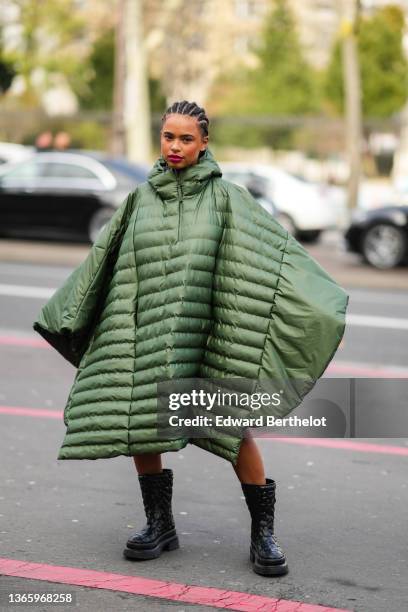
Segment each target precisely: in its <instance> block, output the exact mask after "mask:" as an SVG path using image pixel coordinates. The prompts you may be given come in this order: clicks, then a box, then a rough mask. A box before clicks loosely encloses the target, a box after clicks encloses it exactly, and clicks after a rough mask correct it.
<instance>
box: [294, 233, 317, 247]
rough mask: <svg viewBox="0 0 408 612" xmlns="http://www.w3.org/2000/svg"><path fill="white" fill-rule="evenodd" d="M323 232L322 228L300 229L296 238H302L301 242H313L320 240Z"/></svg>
mask: <svg viewBox="0 0 408 612" xmlns="http://www.w3.org/2000/svg"><path fill="white" fill-rule="evenodd" d="M321 233H322V232H321V231H320V230H305V231H298V233H297V236H296V238H297V239H298V240H300V242H307V243H308V244H312V242H317V241H318V240H319V238H320V234H321Z"/></svg>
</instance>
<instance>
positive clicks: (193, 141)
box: [160, 114, 208, 170]
mask: <svg viewBox="0 0 408 612" xmlns="http://www.w3.org/2000/svg"><path fill="white" fill-rule="evenodd" d="M207 143H208V136H203V135H202V134H201V130H200V127H199V125H198V121H197V119H196V118H195V117H190V116H189V115H179V114H174V115H168V117H167V118H166V121H165V122H164V124H163V127H162V129H161V132H160V145H161V154H162V156H163V157H164V159H165V160H166V162H167V164H168V166H169V167H170V168H176V169H178V170H179V169H181V168H187V166H192V165H193V164H196V163H197V161H198V156H199V154H200V151H205V149H206V148H207Z"/></svg>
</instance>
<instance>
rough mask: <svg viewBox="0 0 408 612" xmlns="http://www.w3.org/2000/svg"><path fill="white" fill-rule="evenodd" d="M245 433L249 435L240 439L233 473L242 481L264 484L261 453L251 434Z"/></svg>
mask: <svg viewBox="0 0 408 612" xmlns="http://www.w3.org/2000/svg"><path fill="white" fill-rule="evenodd" d="M247 435H249V436H250V437H248V438H244V439H243V440H242V443H241V446H240V449H239V455H238V460H237V463H236V465H234V466H233V467H234V470H235V473H236V475H237V476H238V478H239V480H240V482H242V483H246V484H256V485H264V484H265V483H266V480H265V471H264V465H263V461H262V456H261V453H260V452H259V449H258V447H257V445H256V442H255V440H254V439H253V438H252V436H251V434H250V433H249V432H247Z"/></svg>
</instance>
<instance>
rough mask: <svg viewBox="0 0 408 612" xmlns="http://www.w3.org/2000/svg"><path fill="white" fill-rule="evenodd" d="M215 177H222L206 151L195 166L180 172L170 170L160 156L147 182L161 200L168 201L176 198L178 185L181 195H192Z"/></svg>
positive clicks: (207, 150)
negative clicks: (181, 191) (180, 188)
mask: <svg viewBox="0 0 408 612" xmlns="http://www.w3.org/2000/svg"><path fill="white" fill-rule="evenodd" d="M216 176H218V177H219V176H222V172H221V170H220V167H219V165H218V164H217V162H216V161H215V158H214V156H213V154H212V153H211V151H210V150H209V149H206V150H205V153H204V155H202V156H201V157H200V158H199V160H198V162H197V163H196V164H194V165H193V166H188V167H187V168H182V169H181V170H175V169H173V168H170V167H169V166H168V165H167V162H166V160H165V159H164V157H163V156H160V157H159V159H158V160H157V161H156V162H155V164H154V166H153V168H152V169H151V171H150V173H149V176H148V182H149V184H150V185H151V186H152V187H153V189H154V190H155V191H156V192H157V193H158V194H159V196H160V197H161V198H162V199H163V200H169V199H171V198H176V197H177V185H178V184H179V183H180V184H181V187H182V190H183V194H185V195H192V194H194V193H197V192H199V191H201V190H202V188H203V187H204V185H205V184H206V183H207V182H208V181H209V180H210V179H211V178H213V177H216Z"/></svg>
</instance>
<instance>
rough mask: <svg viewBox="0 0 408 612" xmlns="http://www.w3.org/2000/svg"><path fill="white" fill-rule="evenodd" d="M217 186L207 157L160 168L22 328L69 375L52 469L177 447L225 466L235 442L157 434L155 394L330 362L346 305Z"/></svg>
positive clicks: (273, 231)
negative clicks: (160, 388)
mask: <svg viewBox="0 0 408 612" xmlns="http://www.w3.org/2000/svg"><path fill="white" fill-rule="evenodd" d="M221 177H222V175H221V171H220V169H219V166H218V165H217V163H216V161H215V160H214V158H213V156H212V154H211V152H210V151H209V150H208V149H207V151H206V153H205V154H204V155H203V157H201V158H200V159H199V162H198V163H197V164H195V165H193V166H190V167H187V168H185V169H182V170H179V171H175V170H172V169H170V168H168V166H167V164H166V162H165V160H164V159H163V158H162V157H160V158H159V159H158V160H157V162H156V163H155V165H154V166H153V168H152V170H151V172H150V174H149V177H148V181H147V182H146V183H143V184H141V185H139V186H138V187H137V189H136V190H135V191H134V192H132V193H130V194H129V196H128V197H127V199H126V201H125V202H123V204H122V205H121V207H120V208H119V209H118V210H117V211H116V213H115V214H114V216H113V217H112V219H111V221H110V222H109V224H108V225H107V226H106V227H105V229H104V230H103V231H102V233H101V234H100V236H99V238H98V239H97V240H96V242H95V243H94V245H93V247H92V248H91V250H90V252H89V255H88V257H87V258H86V260H85V261H84V262H83V263H82V264H81V265H80V266H79V267H78V268H77V269H76V270H74V272H73V273H72V274H71V276H70V277H69V278H68V279H67V280H66V282H65V283H64V285H63V286H62V287H61V288H60V289H59V290H58V291H57V292H56V293H55V294H54V295H53V297H52V298H51V299H50V300H49V301H48V303H47V304H46V305H45V306H44V307H43V309H42V311H41V312H40V314H39V317H38V320H37V321H36V322H35V323H34V329H36V330H37V331H38V332H39V333H40V334H42V336H44V338H45V339H46V340H47V341H48V342H49V343H50V344H52V345H53V346H54V347H55V348H56V349H57V350H58V351H59V352H60V353H61V354H62V355H63V356H64V357H65V358H66V359H67V360H68V361H70V362H71V363H72V364H74V365H75V366H77V367H78V370H77V374H76V377H75V381H74V384H73V386H72V389H71V392H70V394H69V397H68V401H67V405H66V407H65V411H64V422H65V424H66V426H67V431H66V435H65V438H64V441H63V444H62V447H61V449H60V451H59V455H58V458H59V459H98V458H107V457H115V456H118V455H127V456H131V455H135V454H138V453H160V452H165V451H176V450H179V449H181V448H183V447H184V446H186V444H187V443H189V442H190V443H192V444H196V445H198V446H200V447H202V448H204V449H206V450H208V451H210V452H213V453H215V454H217V455H219V456H221V457H223V458H225V459H227V460H228V461H230V462H232V463H233V464H235V463H236V461H237V457H238V452H239V446H240V443H241V438H240V437H234V436H226V437H225V438H220V439H209V438H205V439H204V438H200V439H194V438H191V439H188V438H177V439H174V440H169V439H162V437H160V435H158V433H157V429H156V413H157V382H158V381H162V380H169V379H181V378H194V377H200V378H225V377H229V378H235V377H245V378H249V379H253V380H260V379H262V378H276V377H285V376H286V377H293V378H296V379H299V378H304V379H307V380H311V381H316V380H317V379H318V378H319V377H320V376H321V375H322V373H323V372H324V370H325V368H326V367H327V365H328V363H329V361H330V360H331V358H332V357H333V354H334V353H335V351H336V349H337V347H338V345H339V342H340V340H341V338H342V335H343V332H344V321H345V310H346V306H347V300H348V298H347V295H346V294H345V292H344V291H343V290H342V289H341V288H340V287H339V286H338V285H337V284H336V283H335V282H334V280H333V279H332V278H330V276H328V275H327V274H326V272H325V271H324V270H323V269H322V268H321V267H320V266H319V265H318V264H317V263H316V262H315V261H314V260H313V259H312V258H311V257H310V256H309V255H308V254H307V253H306V251H305V250H304V249H303V248H302V246H301V245H300V244H299V243H298V242H297V241H296V240H295V239H294V238H293V237H292V236H291V235H288V233H287V232H286V230H284V229H283V228H282V227H281V226H280V225H279V224H278V223H277V222H276V221H275V220H274V219H273V218H272V217H271V216H270V215H269V213H267V212H266V211H265V210H264V209H263V208H262V207H261V206H260V205H259V204H258V203H257V202H256V201H255V200H254V199H253V198H252V197H251V196H250V194H249V193H248V192H247V191H246V190H245V189H243V188H241V187H239V186H237V185H235V184H233V183H230V182H227V181H225V180H223V179H222V178H221ZM308 388H310V385H309V387H308ZM305 393H306V388H305V390H304V391H303V392H302V393H301V394H300V396H299V397H298V399H297V401H296V402H294V405H292V406H290V407H289V408H290V409H293V408H295V407H296V405H298V404H299V402H300V401H301V399H302V397H301V396H302V394H303V395H304V394H305ZM276 414H279V412H277V413H276ZM279 416H284V415H282V414H279Z"/></svg>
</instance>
